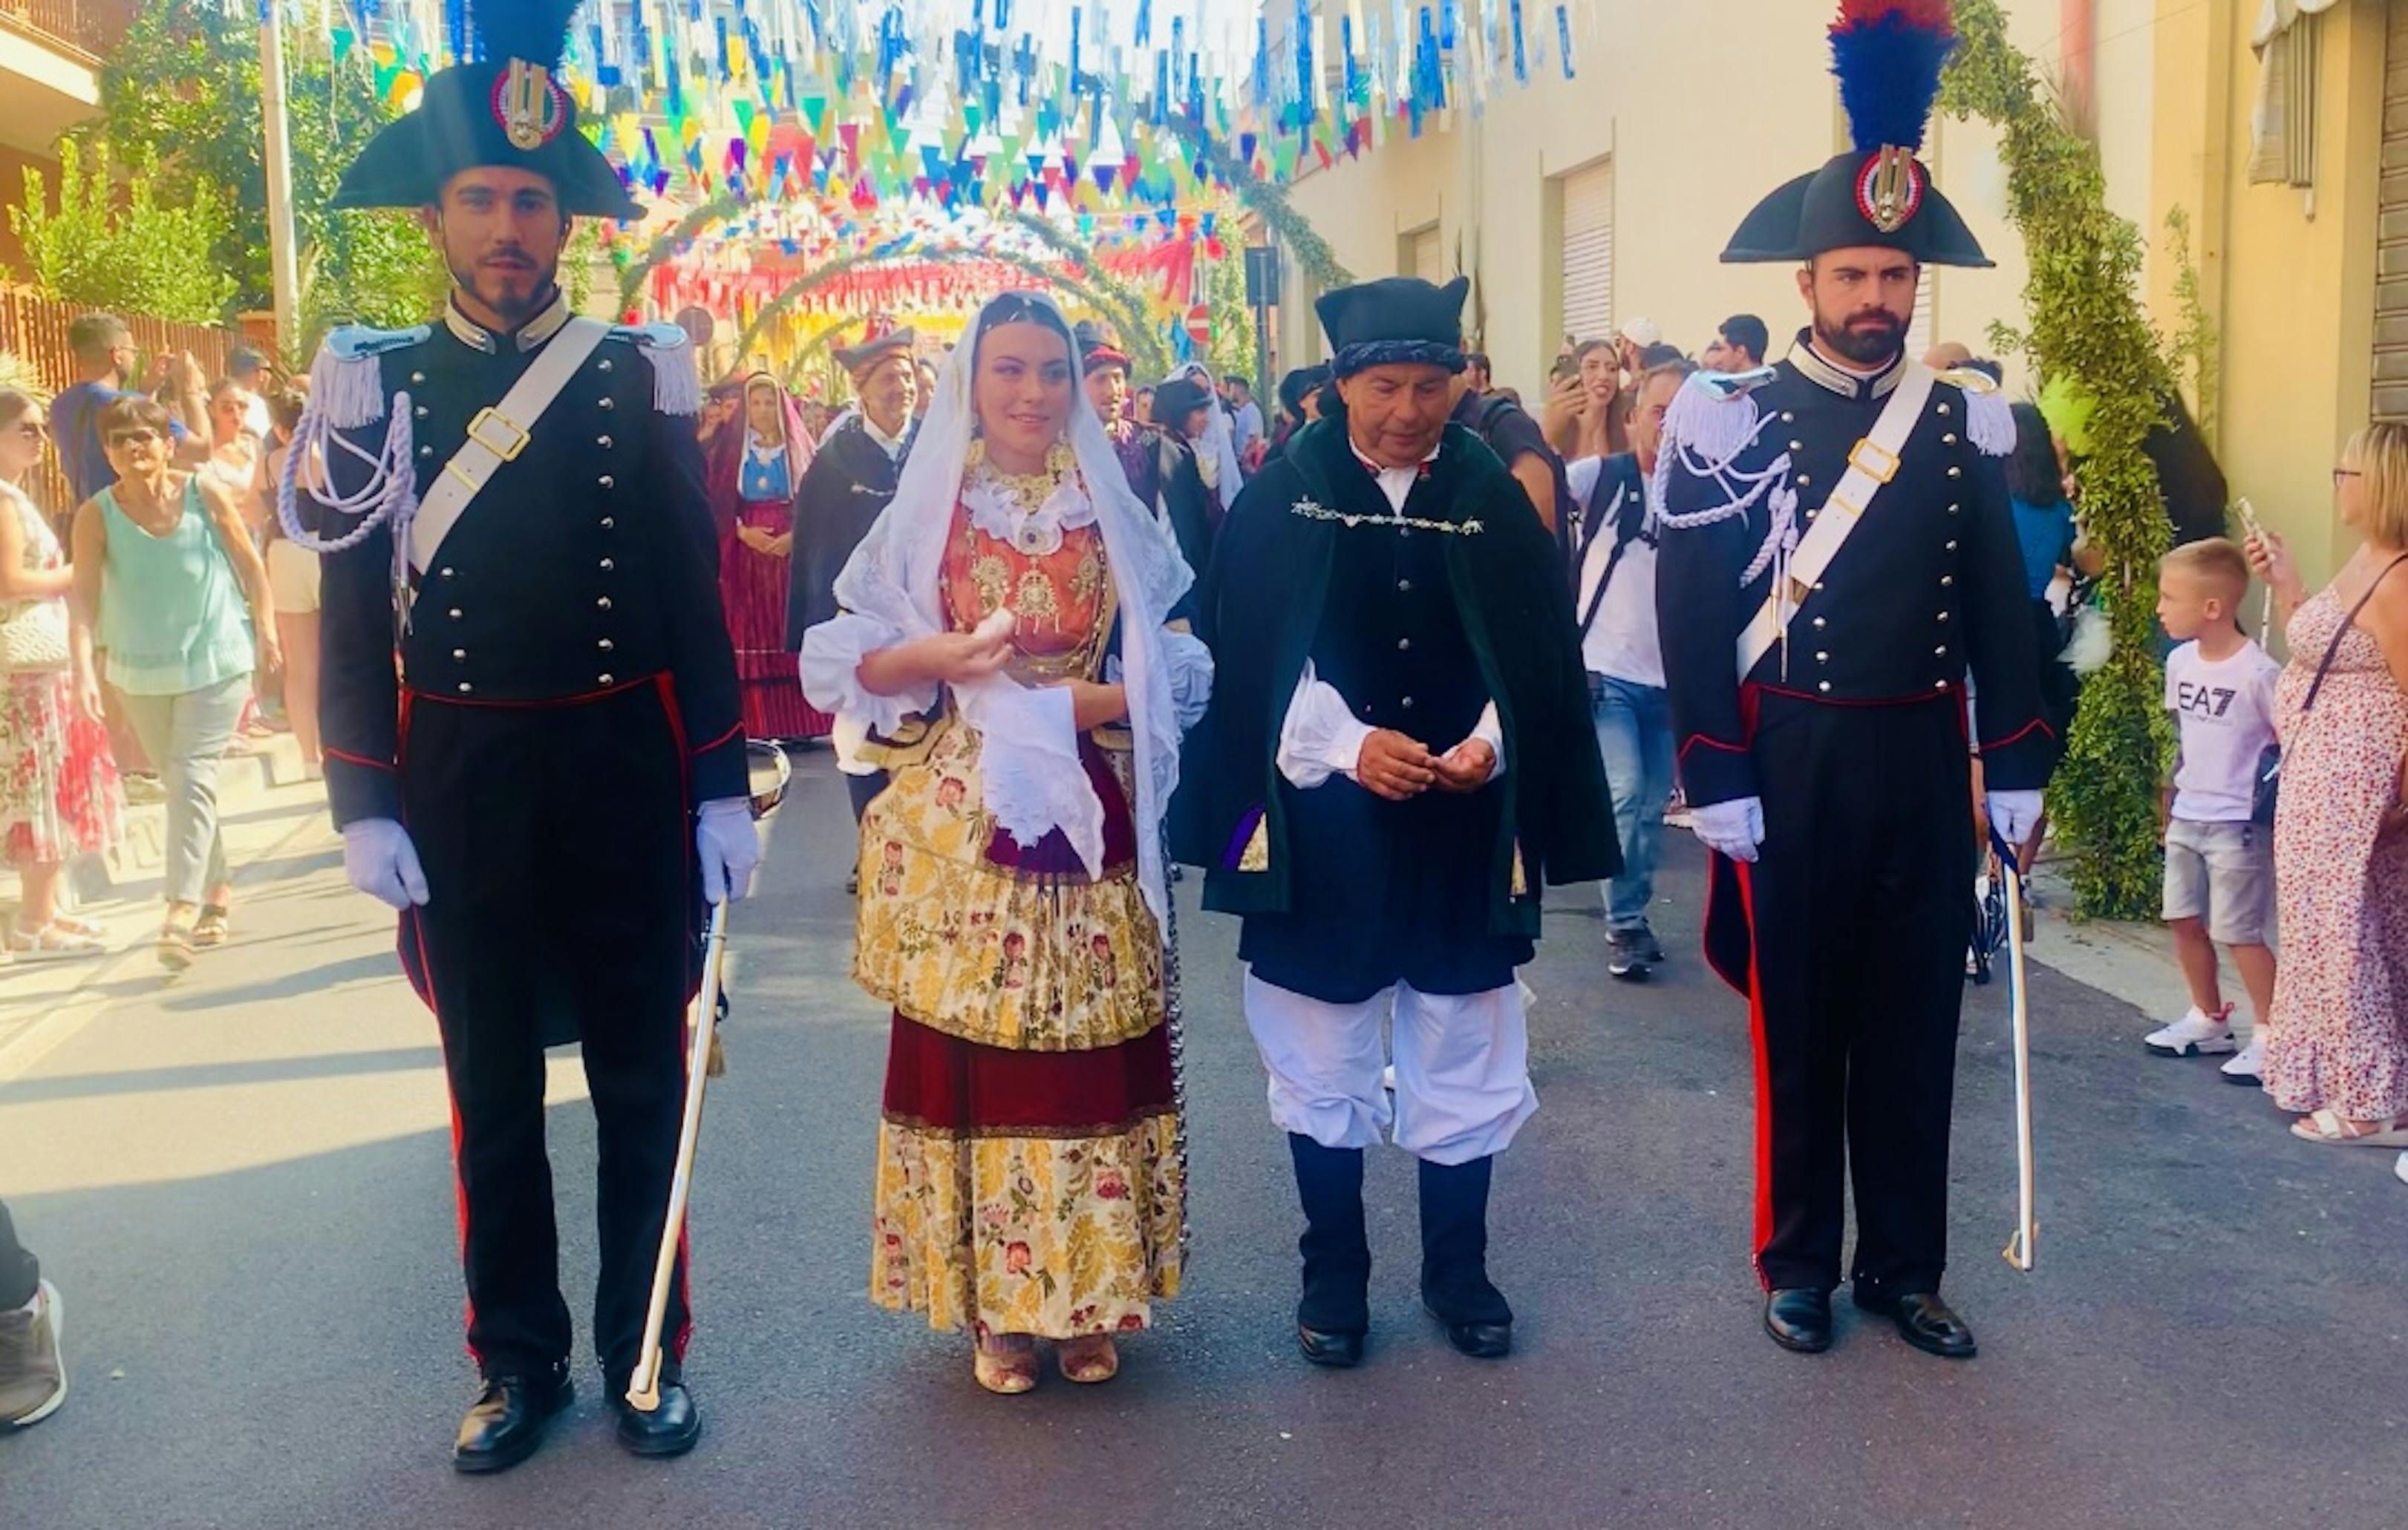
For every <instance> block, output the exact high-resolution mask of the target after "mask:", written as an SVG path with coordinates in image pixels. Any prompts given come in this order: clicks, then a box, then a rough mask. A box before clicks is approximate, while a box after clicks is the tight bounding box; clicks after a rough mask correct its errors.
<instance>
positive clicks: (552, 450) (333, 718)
mask: <svg viewBox="0 0 2408 1530" xmlns="http://www.w3.org/2000/svg"><path fill="white" fill-rule="evenodd" d="M571 8H572V7H571V6H570V5H568V4H566V3H562V0H554V3H549V4H528V5H525V6H523V7H510V8H508V9H504V8H502V7H487V8H486V9H485V10H482V11H480V18H481V19H482V21H483V25H482V29H481V32H482V36H481V41H482V45H483V46H482V48H481V50H480V51H481V53H482V55H483V60H484V62H481V63H476V64H459V65H456V66H454V67H452V68H449V69H445V70H443V71H442V72H440V73H438V74H437V75H435V76H434V77H432V78H431V79H428V80H427V82H426V85H425V91H424V96H423V104H422V105H421V106H420V107H419V108H418V109H417V110H416V111H413V112H411V113H410V114H409V115H408V116H406V117H404V118H402V119H400V120H399V121H398V122H394V123H393V124H391V125H390V126H388V127H386V128H385V129H384V130H383V131H382V132H380V133H379V134H378V135H377V136H376V137H375V138H374V139H373V140H371V141H370V142H369V144H368V145H367V147H366V149H365V150H362V151H361V154H360V157H359V159H358V160H357V161H356V162H355V163H354V164H352V165H351V169H350V171H349V172H348V173H347V174H346V175H345V177H344V179H343V184H342V188H341V190H340V192H339V193H337V199H336V206H337V207H417V208H421V209H423V212H422V216H423V220H424V222H425V224H426V227H427V230H428V232H429V235H430V236H431V237H432V238H433V240H434V243H435V245H436V247H437V250H439V251H440V252H441V253H442V254H443V256H444V259H445V262H446V264H447V265H449V266H450V268H451V271H452V280H453V282H454V286H453V289H452V294H451V298H450V301H449V302H448V303H447V304H446V306H445V308H444V311H443V314H442V315H441V317H440V318H439V319H438V320H437V321H436V322H433V323H429V324H422V325H418V326H416V327H414V328H412V329H408V330H402V331H394V332H378V331H368V330H361V329H346V330H338V331H337V332H336V333H335V334H334V335H333V336H329V338H328V340H327V342H326V348H325V350H323V351H322V353H321V355H320V357H319V360H318V363H317V365H316V368H315V370H314V372H313V374H312V381H311V388H310V403H309V409H308V414H307V415H306V416H305V418H304V420H303V422H302V426H301V429H300V433H299V435H300V443H299V445H300V450H295V451H294V452H293V453H292V454H291V460H292V462H293V463H294V464H295V465H297V464H300V463H302V462H305V461H309V460H313V459H316V458H319V457H321V456H322V458H323V460H324V462H325V464H326V466H327V470H328V473H329V475H330V477H331V479H332V483H331V485H330V487H329V488H327V489H325V490H323V491H318V490H312V491H309V492H310V493H314V494H315V495H316V497H317V498H318V499H319V500H320V502H321V504H322V506H323V507H324V509H323V512H322V521H323V525H322V532H323V536H322V537H321V536H312V535H310V534H309V533H308V532H307V531H306V530H305V529H304V528H303V525H302V523H301V521H300V518H299V516H298V515H297V514H296V507H295V504H294V495H295V493H296V492H298V477H299V475H298V474H297V472H296V471H295V469H294V468H293V467H288V468H287V470H286V472H285V475H284V479H283V482H282V484H281V486H280V500H281V504H280V509H281V511H282V513H283V519H284V522H285V526H286V529H287V530H288V532H289V533H290V534H291V535H292V536H294V540H295V541H297V542H302V543H303V544H304V545H307V546H310V547H313V548H317V549H319V550H321V551H322V552H323V554H324V591H323V604H324V611H325V628H324V662H325V669H324V676H325V679H324V711H325V738H326V788H327V794H328V796H329V798H330V799H331V802H332V805H333V808H334V814H335V820H336V822H337V824H338V825H340V826H341V828H342V831H343V841H344V861H345V865H346V868H347V870H348V871H349V873H350V877H351V882H352V884H353V885H354V886H356V887H358V888H360V889H361V890H362V891H364V892H367V893H370V894H373V895H375V896H377V897H379V898H381V899H382V900H384V901H385V902H386V903H388V904H390V905H392V906H393V907H394V908H396V909H398V910H400V912H401V916H402V918H401V950H402V961H403V965H404V967H405V969H406V970H407V972H408V974H409V979H410V981H411V982H412V984H413V985H414V986H415V987H416V988H417V990H418V992H419V994H420V995H421V996H422V997H423V999H424V1000H425V1001H426V1002H427V1003H428V1005H430V1006H431V1007H432V1008H433V1009H434V1011H435V1015H436V1020H437V1025H438V1027H439V1028H440V1030H441V1032H442V1037H443V1051H444V1064H445V1072H446V1075H447V1077H448V1080H449V1082H450V1085H451V1092H452V1111H453V1115H452V1119H453V1135H454V1146H455V1157H456V1162H457V1165H458V1171H459V1206H460V1217H461V1223H462V1225H461V1249H462V1255H463V1260H464V1263H465V1265H466V1276H467V1287H468V1320H467V1321H468V1348H469V1351H470V1352H471V1353H472V1354H473V1355H474V1356H475V1358H476V1360H477V1362H478V1365H479V1366H480V1369H481V1370H482V1372H483V1375H484V1386H483V1390H482V1393H481V1394H480V1396H479V1398H478V1400H477V1403H476V1405H475V1407H474V1408H471V1409H470V1411H469V1413H468V1415H467V1418H466V1421H465V1422H464V1423H462V1425H461V1428H460V1432H459V1436H458V1438H457V1441H456V1443H455V1445H454V1447H453V1456H452V1460H453V1464H454V1465H455V1466H457V1467H458V1468H459V1469H460V1470H462V1471H468V1472H485V1471H497V1470H500V1469H502V1468H505V1467H508V1466H514V1465H516V1464H517V1463H518V1462H520V1461H522V1460H524V1459H525V1458H526V1457H527V1456H528V1455H529V1454H530V1453H532V1452H533V1451H534V1450H535V1449H536V1447H537V1446H538V1444H539V1443H540V1442H541V1440H542V1437H543V1433H544V1430H545V1426H546V1424H547V1423H548V1421H549V1420H550V1419H551V1418H552V1416H553V1415H554V1414H555V1413H557V1412H558V1411H559V1410H560V1409H561V1408H564V1407H565V1406H566V1404H567V1403H568V1401H569V1398H570V1395H571V1386H570V1380H569V1373H568V1355H569V1347H570V1323H569V1314H568V1308H567V1306H566V1303H565V1302H564V1301H563V1300H562V1298H561V1294H560V1285H559V1276H558V1269H557V1265H558V1247H557V1244H558V1239H557V1237H556V1234H555V1230H554V1223H553V1217H552V1171H551V1166H550V1165H549V1164H548V1162H547V1161H546V1158H545V1153H544V1061H543V1036H542V1028H543V1024H544V1021H545V1019H546V1018H547V1017H551V1016H558V1015H562V1014H564V1013H565V1014H566V1015H567V1016H569V1017H571V1018H572V1019H573V1021H574V1024H575V1028H576V1032H577V1034H578V1036H579V1037H580V1038H581V1040H582V1042H583V1045H584V1062H585V1075H586V1080H587V1082H588V1084H589V1086H590V1087H591V1090H592V1093H593V1099H594V1110H595V1118H596V1121H597V1123H598V1126H599V1135H600V1141H601V1167H600V1183H599V1188H598V1193H597V1196H596V1199H597V1202H598V1210H599V1216H600V1223H601V1268H600V1270H599V1271H598V1272H597V1277H596V1280H595V1308H594V1347H595V1352H596V1355H597V1357H598V1358H599V1360H600V1361H601V1365H602V1371H603V1376H604V1387H605V1391H606V1394H608V1395H609V1397H610V1398H611V1399H612V1400H613V1403H614V1405H617V1406H618V1413H619V1422H618V1435H619V1439H620V1441H621V1443H622V1444H624V1446H625V1447H626V1448H627V1449H628V1450H630V1451H634V1452H635V1453H637V1454H638V1455H653V1456H657V1455H673V1454H676V1453H678V1452H681V1451H685V1450H687V1449H690V1448H691V1447H692V1446H693V1444H694V1441H695V1437H696V1435H697V1433H698V1431H699V1427H700V1423H699V1419H698V1417H697V1415H696V1413H695V1407H694V1403H693V1400H692V1398H691V1397H690V1396H689V1395H688V1394H687V1393H686V1391H685V1389H684V1387H683V1386H682V1385H681V1382H680V1362H681V1357H682V1355H683V1352H684V1349H685V1340H686V1335H687V1331H688V1327H689V1309H688V1307H687V1302H686V1293H685V1280H684V1272H683V1268H682V1265H683V1261H682V1256H681V1258H680V1262H679V1264H680V1267H679V1270H678V1279H677V1280H675V1282H674V1283H673V1285H672V1288H671V1293H670V1300H669V1306H668V1311H667V1327H666V1329H665V1333H666V1335H667V1345H666V1348H667V1366H666V1372H665V1377H664V1382H663V1385H662V1389H661V1400H660V1406H659V1407H658V1408H656V1409H655V1410H654V1411H652V1412H649V1413H647V1412H641V1411H638V1410H636V1409H634V1408H629V1407H626V1406H624V1403H621V1402H620V1399H622V1398H623V1397H624V1393H625V1390H626V1385H627V1380H628V1376H629V1373H630V1372H631V1371H632V1370H633V1369H634V1368H635V1366H636V1364H637V1360H638V1352H637V1351H638V1348H639V1346H640V1344H641V1342H642V1337H643V1331H644V1323H645V1310H646V1307H647V1305H648V1297H649V1294H650V1291H651V1288H652V1272H653V1265H654V1261H655V1259H656V1258H657V1255H658V1251H659V1248H660V1242H661V1237H662V1234H663V1229H664V1226H665V1223H666V1220H667V1206H668V1198H669V1181H670V1179H671V1176H672V1173H673V1170H674V1167H675V1163H676V1156H677V1145H678V1135H679V1124H680V1120H681V1113H682V1106H683V1100H684V1094H685V1077H684V1075H685V1066H684V1060H685V1055H686V1047H685V1040H686V1030H685V1011H686V1008H687V1005H688V1003H689V1002H690V1000H691V997H692V994H693V993H694V991H695V979H696V977H697V976H698V971H699V968H698V964H697V961H696V949H695V942H694V938H693V936H694V929H695V910H696V909H697V908H699V907H700V902H701V898H702V897H709V898H710V899H712V900H714V901H716V900H719V899H722V898H725V897H729V896H740V895H742V894H743V892H744V890H745V887H746V883H747V881H748V880H749V879H750V877H751V875H752V870H753V864H754V862H755V861H756V860H757V859H758V856H759V850H758V844H757V840H756V839H755V837H754V834H753V824H752V820H751V814H750V812H749V809H748V806H747V788H746V770H745V740H744V731H743V727H742V725H741V723H740V722H739V721H738V694H737V683H736V669H735V663H734V658H733V655H732V653H731V651H730V649H729V643H728V636H727V628H726V625H725V623H724V620H723V618H722V615H721V608H720V599H719V589H718V583H717V579H716V572H715V569H714V567H713V559H712V554H713V551H714V549H713V541H712V535H711V524H710V508H709V506H708V504H707V502H706V500H705V497H704V491H703V483H702V468H701V457H700V451H699V448H698V446H697V444H696V442H695V414H696V411H697V408H698V407H699V403H700V398H699V390H698V387H697V384H696V379H695V371H694V363H693V360H692V356H691V352H690V351H689V350H687V344H688V342H687V340H686V337H685V336H684V334H683V332H681V331H680V330H678V329H677V328H676V327H674V326H670V325H659V326H652V327H648V328H642V329H614V328H612V327H611V326H610V325H609V324H606V323H602V322H598V321H595V320H590V319H583V318H580V317H577V316H575V315H574V314H572V313H571V311H570V309H569V307H568V304H567V300H566V298H565V297H564V296H563V295H562V294H561V291H560V288H559V285H558V282H557V280H556V273H557V267H558V263H559V257H560V251H561V249H562V246H563V245H564V243H565V242H566V238H567V236H568V233H569V229H570V224H571V220H572V219H574V218H576V217H581V216H582V217H598V218H615V219H629V218H634V217H636V216H638V213H639V211H640V209H639V208H638V207H637V206H636V205H635V204H634V203H633V202H632V201H630V200H629V199H628V197H627V194H626V193H625V191H624V189H623V188H622V186H621V183H620V179H619V177H618V175H617V173H616V172H615V171H613V170H612V169H611V167H610V165H609V162H608V161H607V160H605V159H604V158H603V156H602V154H601V153H600V152H599V151H598V150H595V148H594V146H593V145H592V144H591V143H590V142H589V141H588V140H587V139H586V138H585V136H583V135H582V134H581V133H579V132H578V131H577V124H576V115H577V112H576V107H575V106H574V104H573V103H572V102H571V100H570V98H569V96H568V93H566V91H565V90H564V89H563V88H562V86H561V84H560V82H559V80H558V79H557V78H556V75H555V71H556V69H557V67H558V64H557V61H558V58H559V55H560V46H561V43H562V41H563V38H564V36H565V34H566V23H567V17H568V12H569V10H570V9H571ZM396 660H397V661H398V663H397V664H396Z"/></svg>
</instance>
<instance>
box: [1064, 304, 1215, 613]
mask: <svg viewBox="0 0 2408 1530" xmlns="http://www.w3.org/2000/svg"><path fill="white" fill-rule="evenodd" d="M1081 331H1082V333H1081V335H1080V342H1079V349H1080V352H1081V365H1082V370H1083V371H1084V373H1085V375H1086V381H1087V402H1088V403H1090V404H1093V405H1094V406H1095V407H1096V413H1097V417H1098V418H1100V419H1101V420H1102V421H1103V422H1104V435H1105V436H1107V437H1109V438H1110V439H1111V443H1112V450H1113V452H1114V453H1115V454H1117V455H1118V456H1119V458H1120V460H1121V468H1122V470H1123V471H1124V472H1125V473H1127V475H1128V482H1129V488H1130V490H1131V491H1132V492H1134V493H1136V495H1137V497H1138V502H1139V503H1140V504H1142V505H1150V506H1152V507H1154V511H1155V513H1156V514H1158V515H1160V516H1161V517H1162V518H1163V519H1164V520H1165V521H1167V522H1168V523H1169V525H1170V534H1171V536H1174V537H1176V538H1177V539H1178V542H1179V555H1180V556H1181V557H1183V558H1185V559H1186V560H1187V565H1188V566H1189V567H1190V568H1202V567H1204V566H1205V565H1207V564H1208V563H1210V562H1211V554H1212V529H1213V525H1214V522H1216V520H1217V519H1218V518H1217V517H1216V516H1215V515H1214V514H1213V507H1212V493H1211V490H1209V489H1207V488H1205V487H1204V475H1203V473H1202V472H1201V470H1200V469H1199V468H1198V467H1197V460H1196V449H1195V448H1194V447H1192V446H1190V445H1188V443H1187V442H1186V441H1185V440H1183V439H1182V438H1181V437H1180V436H1178V435H1176V434H1174V433H1173V432H1170V431H1166V430H1162V429H1159V428H1157V427H1155V426H1153V425H1147V424H1140V423H1139V422H1137V421H1135V420H1132V419H1130V418H1129V416H1128V389H1129V359H1128V355H1127V353H1126V352H1125V351H1122V350H1116V349H1114V348H1113V347H1112V346H1111V344H1110V343H1109V342H1108V341H1107V340H1105V338H1104V337H1103V336H1101V335H1098V334H1097V333H1095V332H1094V331H1093V330H1091V329H1089V328H1088V327H1087V326H1085V325H1082V326H1081Z"/></svg>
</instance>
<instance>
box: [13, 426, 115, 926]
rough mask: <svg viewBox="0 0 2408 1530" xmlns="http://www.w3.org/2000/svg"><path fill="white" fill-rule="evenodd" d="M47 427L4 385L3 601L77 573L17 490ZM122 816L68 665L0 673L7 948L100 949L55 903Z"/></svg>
mask: <svg viewBox="0 0 2408 1530" xmlns="http://www.w3.org/2000/svg"><path fill="white" fill-rule="evenodd" d="M46 434H47V432H46V430H45V427H44V425H43V422H42V410H41V408H40V406H39V405H37V404H36V402H35V400H34V399H33V398H32V397H31V396H30V395H28V394H26V393H22V392H20V391H19V390H17V389H14V388H5V389H0V608H14V609H22V608H25V607H26V606H29V605H31V604H34V603H36V602H41V601H53V602H60V603H64V602H65V599H66V595H67V588H68V585H69V584H70V582H71V580H72V576H71V575H70V574H69V573H68V571H67V560H66V555H65V553H64V552H63V551H61V550H60V548H59V539H58V537H57V536H55V535H53V534H52V532H51V530H50V522H47V521H45V520H44V519H43V518H42V514H41V512H40V511H39V510H37V509H36V508H34V502H33V500H32V499H31V498H29V497H28V496H27V495H26V493H25V491H24V490H23V488H22V487H21V485H22V483H23V481H24V478H25V475H26V474H27V473H28V472H30V471H31V470H32V469H33V466H34V465H35V464H36V463H37V462H39V461H40V460H41V455H42V442H43V437H44V436H45V435H46ZM124 815H125V803H124V799H123V797H122V794H121V793H120V790H119V787H118V781H117V767H116V766H115V765H112V764H111V763H110V761H109V754H108V729H107V728H106V727H104V726H103V725H102V724H101V722H99V720H97V719H95V718H90V717H86V716H84V715H83V713H81V712H80V711H79V710H77V708H76V705H75V682H74V680H73V679H72V678H71V677H70V676H69V674H68V672H67V670H66V669H65V667H64V666H61V667H59V668H56V669H37V670H31V671H27V672H24V673H17V674H10V673H0V850H5V851H7V856H8V863H9V865H13V866H15V867H16V868H17V874H18V879H19V881H20V883H21V885H22V888H23V893H24V895H23V898H22V900H21V901H20V903H19V904H18V907H17V912H16V915H15V917H14V918H13V919H12V920H11V921H10V922H9V925H8V929H7V942H6V945H5V948H0V950H5V951H6V952H7V953H12V954H14V955H17V956H22V957H56V956H88V955H93V954H96V953H98V952H99V951H102V950H103V949H104V948H103V947H102V945H101V941H100V938H99V936H100V932H99V931H98V930H96V929H94V928H93V926H92V925H90V924H86V923H84V922H81V921H79V920H75V919H70V918H68V917H67V916H66V915H65V914H63V913H61V912H60V911H59V880H60V874H61V873H62V872H63V871H64V870H65V868H66V863H67V862H68V861H69V860H70V859H72V858H73V857H75V856H77V855H81V854H88V853H91V852H93V851H104V850H107V849H108V848H109V847H110V846H111V845H113V844H115V843H116V841H117V837H118V835H119V832H120V830H121V828H122V822H123V819H124ZM6 960H7V955H5V954H0V961H6Z"/></svg>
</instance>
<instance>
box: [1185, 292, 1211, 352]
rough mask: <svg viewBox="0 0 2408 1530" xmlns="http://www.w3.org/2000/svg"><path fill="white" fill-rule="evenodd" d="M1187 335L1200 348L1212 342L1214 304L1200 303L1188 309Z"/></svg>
mask: <svg viewBox="0 0 2408 1530" xmlns="http://www.w3.org/2000/svg"><path fill="white" fill-rule="evenodd" d="M1187 337H1188V338H1189V339H1191V340H1193V341H1195V342H1196V345H1197V349H1198V350H1201V349H1203V348H1204V347H1206V346H1209V345H1211V343H1212V306H1211V304H1209V303H1198V304H1197V305H1196V306H1195V307H1192V308H1190V309H1188V310H1187Z"/></svg>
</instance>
